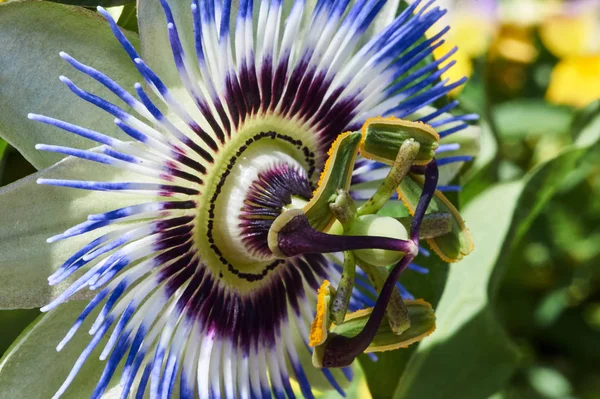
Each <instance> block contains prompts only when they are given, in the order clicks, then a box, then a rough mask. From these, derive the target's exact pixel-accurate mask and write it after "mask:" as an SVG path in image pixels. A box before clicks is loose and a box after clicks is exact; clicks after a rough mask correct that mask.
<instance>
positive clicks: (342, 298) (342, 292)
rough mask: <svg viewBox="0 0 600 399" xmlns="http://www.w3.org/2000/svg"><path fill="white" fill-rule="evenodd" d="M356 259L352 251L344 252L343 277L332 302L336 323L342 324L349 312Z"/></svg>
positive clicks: (333, 316)
mask: <svg viewBox="0 0 600 399" xmlns="http://www.w3.org/2000/svg"><path fill="white" fill-rule="evenodd" d="M355 268H356V261H355V259H354V254H353V253H352V251H345V252H344V265H343V270H342V277H341V278H340V282H339V284H338V287H337V292H336V293H335V297H334V298H333V301H332V303H331V317H332V319H333V322H334V323H335V324H338V325H339V324H342V323H343V322H344V318H345V317H346V313H347V312H348V305H349V304H350V298H351V297H352V290H353V289H354V278H355V275H356V269H355Z"/></svg>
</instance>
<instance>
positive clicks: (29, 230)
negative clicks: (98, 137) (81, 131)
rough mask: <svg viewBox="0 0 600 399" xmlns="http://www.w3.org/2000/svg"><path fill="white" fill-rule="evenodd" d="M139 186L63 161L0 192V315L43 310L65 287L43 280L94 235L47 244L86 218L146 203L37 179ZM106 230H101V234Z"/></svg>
mask: <svg viewBox="0 0 600 399" xmlns="http://www.w3.org/2000/svg"><path fill="white" fill-rule="evenodd" d="M41 177H43V178H61V179H80V180H111V181H139V177H137V175H133V174H129V173H126V172H124V171H122V170H119V169H116V168H111V167H109V166H105V165H99V164H97V163H93V162H89V161H84V160H80V159H77V158H72V157H69V158H66V159H65V160H63V161H61V162H59V163H58V164H56V165H54V166H52V167H50V168H48V169H46V170H43V171H41V172H38V173H35V174H33V175H31V176H28V177H26V178H24V179H22V180H19V181H18V182H16V183H13V184H10V185H8V186H6V187H3V188H2V189H0V208H1V209H8V210H10V211H7V212H0V281H2V284H1V285H0V309H19V308H35V307H41V306H43V305H45V304H47V303H48V302H49V301H50V300H51V299H52V298H54V297H56V296H57V295H58V294H59V293H60V292H62V290H63V289H64V288H65V287H66V286H67V285H68V284H69V282H70V281H72V280H68V281H67V282H64V283H61V284H58V285H56V286H53V287H50V286H48V281H47V277H48V276H49V275H50V274H52V273H53V271H54V270H56V269H57V268H58V267H59V266H60V265H61V264H62V263H63V262H64V261H65V260H66V259H68V258H69V256H71V255H72V254H73V253H74V252H75V251H76V250H78V249H80V248H81V247H82V246H83V245H85V244H87V243H88V242H89V241H90V240H92V239H93V238H95V237H96V236H97V234H99V232H95V233H92V234H87V235H83V236H77V237H73V238H70V239H67V240H64V241H58V242H56V243H53V244H47V243H46V239H47V238H48V237H50V236H53V235H55V234H59V233H61V232H63V231H65V230H66V229H67V228H69V227H72V226H74V225H75V224H78V223H81V222H83V221H85V220H86V219H87V216H88V215H89V214H93V213H101V212H106V211H108V210H111V209H115V208H120V207H122V206H127V205H131V204H134V203H142V202H147V201H149V200H151V198H148V197H146V198H143V197H140V196H136V195H134V196H131V195H119V194H118V193H114V192H99V191H87V190H77V189H70V188H63V187H51V186H41V185H38V184H37V183H36V179H38V178H41ZM108 230H110V229H106V230H101V231H102V232H106V231H108Z"/></svg>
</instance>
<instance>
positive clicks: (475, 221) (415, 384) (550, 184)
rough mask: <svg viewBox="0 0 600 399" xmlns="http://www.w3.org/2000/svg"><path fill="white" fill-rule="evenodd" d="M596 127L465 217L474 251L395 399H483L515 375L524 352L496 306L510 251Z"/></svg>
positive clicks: (488, 194)
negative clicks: (498, 315) (500, 320)
mask: <svg viewBox="0 0 600 399" xmlns="http://www.w3.org/2000/svg"><path fill="white" fill-rule="evenodd" d="M590 126H592V124H589V125H588V127H587V128H586V129H584V131H583V132H582V133H581V135H580V136H579V138H578V141H577V142H576V143H575V145H573V146H571V147H569V148H567V149H565V150H564V151H563V152H562V153H561V154H560V155H558V156H557V157H555V158H553V159H551V160H549V161H547V162H546V163H543V164H541V165H539V166H538V167H537V168H536V169H534V170H532V171H531V172H530V173H529V174H528V175H527V176H526V177H525V178H523V179H521V180H519V181H516V182H512V183H507V184H499V185H496V186H494V187H492V188H491V189H489V190H486V191H485V192H484V193H483V194H482V195H480V196H478V197H476V198H475V199H474V200H473V201H472V202H471V203H470V204H469V205H468V206H467V207H466V209H465V211H464V212H463V215H464V217H465V220H467V221H468V223H469V227H470V230H471V233H472V235H473V239H474V241H475V251H474V252H473V253H472V254H471V255H470V256H468V257H466V258H465V259H463V260H462V261H461V262H460V263H459V264H457V265H454V266H453V267H452V268H451V271H450V275H449V278H448V282H447V285H446V288H445V291H444V295H443V296H442V299H441V301H440V303H439V306H438V308H437V309H436V315H437V318H438V329H437V331H436V332H435V334H433V335H432V336H431V337H429V338H428V339H426V340H424V341H423V342H422V344H421V345H420V346H419V348H418V350H417V351H416V353H415V354H414V356H413V357H412V358H411V360H410V362H409V364H408V365H407V368H406V372H405V373H404V374H403V375H402V378H401V379H400V381H399V383H398V387H397V390H396V393H395V395H394V398H396V399H403V398H438V397H439V398H446V397H460V398H482V397H487V396H490V395H492V394H493V393H494V392H496V391H497V390H498V389H500V388H501V387H502V386H503V384H504V383H505V382H506V381H507V379H508V378H509V377H510V375H511V373H512V372H513V370H514V367H515V365H516V362H517V360H518V354H517V352H516V351H515V349H514V346H513V345H512V344H511V342H510V340H509V339H508V338H507V336H506V334H505V333H504V332H503V329H502V327H501V326H500V325H499V324H498V322H497V321H496V319H495V317H494V314H493V312H492V310H491V308H490V301H492V300H493V298H494V295H495V294H496V292H497V288H498V284H499V282H500V280H501V278H502V275H503V271H504V268H505V267H506V263H507V260H508V258H509V253H510V251H511V249H512V248H513V247H514V245H515V244H516V243H517V242H518V241H519V240H521V239H522V238H523V237H524V236H525V233H526V232H527V229H528V228H529V226H530V224H531V222H532V221H533V219H534V218H535V217H536V216H537V214H538V213H539V212H540V210H541V209H542V207H543V206H544V205H545V204H546V203H547V201H548V200H549V198H550V197H551V196H552V195H553V194H554V193H555V192H556V190H557V189H558V188H559V187H560V185H561V183H562V182H563V180H564V178H565V177H566V176H568V173H569V171H570V170H572V169H573V168H574V167H575V165H576V163H577V161H578V160H579V159H581V157H582V156H583V155H584V154H585V153H586V151H587V149H589V148H590V147H591V146H593V145H595V144H596V143H597V141H598V138H599V136H600V130H598V129H591V128H590Z"/></svg>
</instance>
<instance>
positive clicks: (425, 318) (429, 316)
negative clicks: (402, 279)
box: [330, 299, 435, 353]
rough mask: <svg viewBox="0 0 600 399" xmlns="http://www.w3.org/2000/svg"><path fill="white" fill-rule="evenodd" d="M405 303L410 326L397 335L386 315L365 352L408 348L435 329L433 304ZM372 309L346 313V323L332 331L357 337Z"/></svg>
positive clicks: (419, 301)
mask: <svg viewBox="0 0 600 399" xmlns="http://www.w3.org/2000/svg"><path fill="white" fill-rule="evenodd" d="M405 304H406V306H407V308H408V317H409V319H410V328H408V329H407V330H405V331H404V332H403V333H402V334H401V335H396V334H395V333H394V332H393V331H392V329H391V328H390V324H389V323H388V320H387V317H386V316H384V318H383V320H382V321H381V324H380V325H379V329H378V330H377V334H376V335H375V338H374V339H373V341H371V343H370V344H369V346H368V348H367V349H366V350H365V353H369V352H385V351H388V350H394V349H399V348H406V347H407V346H409V345H410V344H413V343H415V342H419V341H421V340H422V339H423V338H425V337H426V336H428V335H429V334H431V333H432V332H433V331H434V330H435V314H434V313H433V308H432V307H431V304H429V303H428V302H426V301H424V300H422V299H417V300H414V301H405ZM372 311H373V308H367V309H362V310H358V311H356V312H354V313H350V314H348V315H346V319H345V320H344V323H343V324H341V325H335V324H334V325H333V326H332V328H331V331H330V333H332V334H338V335H342V336H344V337H348V338H350V337H355V336H356V335H358V333H360V332H361V331H362V329H363V328H364V327H365V324H366V323H367V321H368V320H369V317H370V316H371V312H372Z"/></svg>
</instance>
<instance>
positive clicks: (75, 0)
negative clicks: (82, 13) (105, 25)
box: [51, 0, 135, 7]
mask: <svg viewBox="0 0 600 399" xmlns="http://www.w3.org/2000/svg"><path fill="white" fill-rule="evenodd" d="M51 1H52V2H54V3H62V4H69V5H73V6H80V7H97V6H102V7H117V6H122V5H125V4H129V3H134V2H135V0H51Z"/></svg>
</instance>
